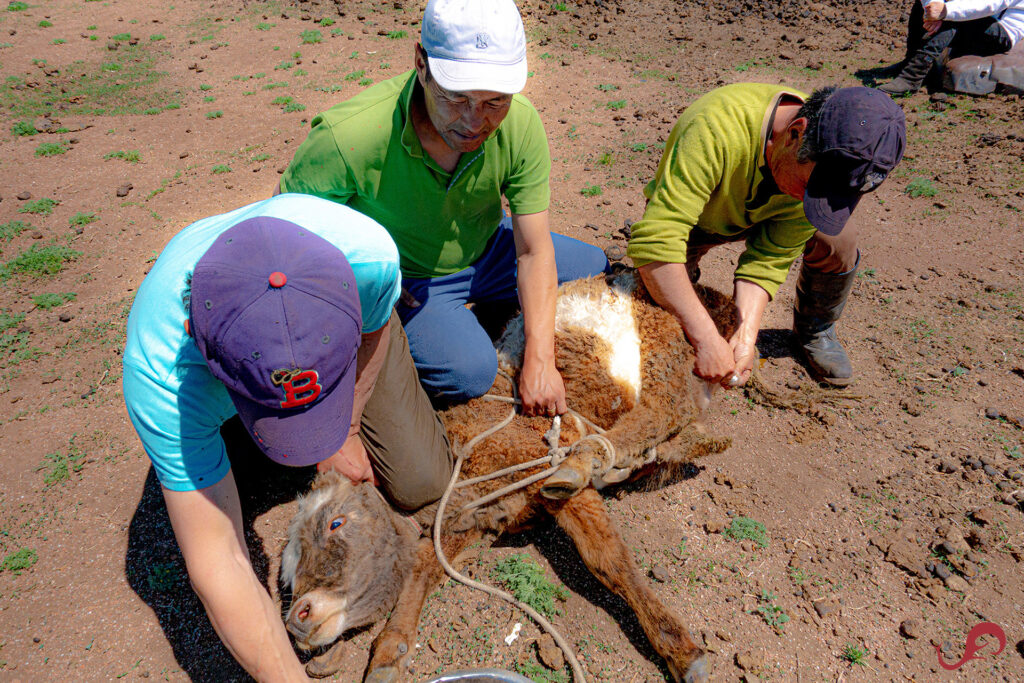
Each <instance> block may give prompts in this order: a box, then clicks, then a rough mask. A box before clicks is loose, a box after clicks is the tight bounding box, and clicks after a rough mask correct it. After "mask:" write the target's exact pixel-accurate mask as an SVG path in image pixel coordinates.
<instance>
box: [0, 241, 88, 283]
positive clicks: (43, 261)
mask: <svg viewBox="0 0 1024 683" xmlns="http://www.w3.org/2000/svg"><path fill="white" fill-rule="evenodd" d="M81 255H82V252H80V251H77V250H75V249H72V248H71V247H66V246H63V245H60V244H49V245H46V246H44V247H40V246H38V245H35V244H33V245H32V246H31V247H29V248H28V249H26V250H25V251H23V252H21V253H20V254H18V255H17V256H16V257H14V258H13V259H11V260H10V261H8V262H7V263H5V264H3V265H2V266H0V282H2V281H3V280H6V279H7V278H9V277H10V276H12V275H29V276H31V277H44V276H48V275H56V274H57V273H59V272H60V271H61V270H62V269H63V268H64V264H65V263H68V262H69V261H74V260H75V259H77V258H78V257H79V256H81Z"/></svg>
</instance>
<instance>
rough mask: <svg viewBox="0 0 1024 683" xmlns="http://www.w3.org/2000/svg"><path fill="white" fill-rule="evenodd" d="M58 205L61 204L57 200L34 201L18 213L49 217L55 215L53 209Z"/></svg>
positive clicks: (47, 198)
mask: <svg viewBox="0 0 1024 683" xmlns="http://www.w3.org/2000/svg"><path fill="white" fill-rule="evenodd" d="M58 204H60V202H58V201H57V200H56V199H50V198H49V197H43V198H42V199H33V200H32V201H30V202H27V203H26V204H25V205H24V206H22V207H21V208H20V209H18V213H34V214H36V215H37V216H49V215H50V214H51V213H53V207H55V206H57V205H58Z"/></svg>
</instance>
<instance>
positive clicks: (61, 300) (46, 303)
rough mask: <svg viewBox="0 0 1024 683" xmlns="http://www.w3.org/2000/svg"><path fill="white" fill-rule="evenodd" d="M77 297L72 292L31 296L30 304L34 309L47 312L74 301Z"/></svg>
mask: <svg viewBox="0 0 1024 683" xmlns="http://www.w3.org/2000/svg"><path fill="white" fill-rule="evenodd" d="M77 296H78V295H77V294H75V293H74V292H62V293H56V292H47V293H46V294H33V295H32V303H34V304H35V305H36V308H38V309H40V310H43V311H48V310H50V309H51V308H57V307H58V306H62V305H64V304H66V303H68V302H69V301H74V300H75V298H76V297H77Z"/></svg>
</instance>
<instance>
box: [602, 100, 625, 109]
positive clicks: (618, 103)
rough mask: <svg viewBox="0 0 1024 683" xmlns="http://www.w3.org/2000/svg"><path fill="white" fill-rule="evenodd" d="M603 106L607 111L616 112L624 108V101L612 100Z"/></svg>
mask: <svg viewBox="0 0 1024 683" xmlns="http://www.w3.org/2000/svg"><path fill="white" fill-rule="evenodd" d="M604 106H605V107H607V108H608V109H611V110H612V111H618V110H620V109H622V108H623V107H625V106H626V100H612V101H611V102H608V103H607V104H605V105H604Z"/></svg>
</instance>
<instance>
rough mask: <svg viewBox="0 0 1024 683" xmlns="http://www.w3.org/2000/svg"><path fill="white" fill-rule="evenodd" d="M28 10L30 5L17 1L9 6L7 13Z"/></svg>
mask: <svg viewBox="0 0 1024 683" xmlns="http://www.w3.org/2000/svg"><path fill="white" fill-rule="evenodd" d="M27 9H28V3H24V2H18V1H17V0H15V1H14V2H10V3H8V4H7V11H8V12H22V11H24V10H27Z"/></svg>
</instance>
